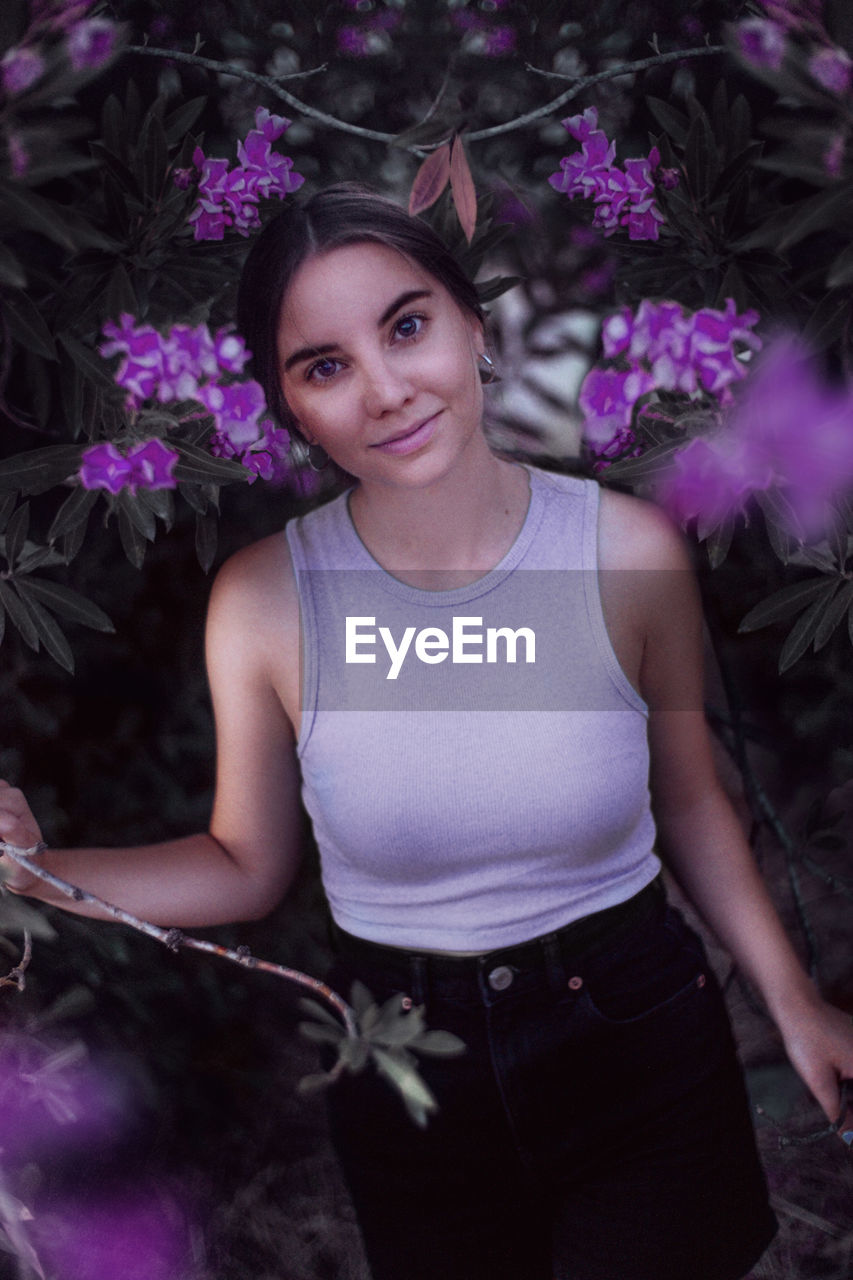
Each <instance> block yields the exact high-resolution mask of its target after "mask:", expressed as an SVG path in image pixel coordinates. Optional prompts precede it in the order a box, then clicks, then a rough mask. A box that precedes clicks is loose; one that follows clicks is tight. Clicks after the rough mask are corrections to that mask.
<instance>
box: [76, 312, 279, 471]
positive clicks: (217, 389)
mask: <svg viewBox="0 0 853 1280" xmlns="http://www.w3.org/2000/svg"><path fill="white" fill-rule="evenodd" d="M104 334H105V336H106V339H107V341H106V342H104V343H102V344H101V347H100V353H101V355H102V356H104V357H105V358H109V357H110V356H115V355H120V356H121V357H122V358H121V362H120V364H119V367H118V369H117V371H116V374H115V380H116V382H117V383H118V385H119V386H120V387H124V389H125V390H126V391H127V392H128V400H127V403H128V406H129V408H131V409H138V408H139V407H140V406H141V405H142V403H143V402H144V401H146V400H157V401H159V402H160V403H161V404H165V403H168V402H171V401H182V400H194V401H196V402H197V403H199V404H201V405H203V406H204V408H205V409H206V410H207V412H208V413H209V414H210V415H211V416H212V418H213V420H214V423H215V432H214V435H213V438H212V440H211V446H210V447H211V452H212V453H214V454H215V455H217V456H218V457H227V458H237V459H238V460H239V461H240V462H242V463H243V465H244V466H245V467H246V468H247V470H248V471H249V472H250V473H251V479H252V480H253V479H254V478H255V477H256V476H258V475H261V476H263V478H264V479H268V480H272V481H273V482H274V483H282V482H283V481H284V479H286V477H287V474H288V472H289V466H288V464H287V462H286V459H287V455H288V450H289V445H290V439H289V436H288V435H287V432H286V431H281V430H276V429H274V428H273V427H272V426H271V425H270V424H268V423H267V422H264V421H262V418H263V415H264V414H265V413H266V409H267V406H266V400H265V398H264V393H263V390H262V388H261V385H260V383H258V382H255V381H253V380H251V379H243V380H240V381H223V378H227V379H234V378H236V379H240V376H241V375H242V373H243V370H244V368H245V365H246V362H247V361H248V359H249V352H248V350H247V349H246V345H245V343H244V341H243V339H242V338H241V337H240V336H239V334H236V333H233V332H231V331H230V330H228V329H219V330H217V332H216V333H213V334H212V333H211V332H210V330H209V329H208V327H207V325H204V324H200V325H196V326H195V327H194V328H193V327H191V326H189V325H183V324H176V325H173V326H172V328H171V329H170V330H169V332H168V333H167V334H161V333H160V332H159V331H158V330H157V329H155V328H154V327H153V326H152V325H145V324H143V325H137V324H136V322H135V319H134V317H133V316H132V315H129V314H127V313H125V314H124V315H122V317H121V320H120V322H119V324H112V323H110V324H105V325H104Z"/></svg>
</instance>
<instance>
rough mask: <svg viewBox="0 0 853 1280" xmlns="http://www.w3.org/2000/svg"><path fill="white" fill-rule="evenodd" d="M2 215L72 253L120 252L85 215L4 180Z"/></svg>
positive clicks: (0, 189)
mask: <svg viewBox="0 0 853 1280" xmlns="http://www.w3.org/2000/svg"><path fill="white" fill-rule="evenodd" d="M0 215H4V216H5V217H6V219H7V220H8V221H10V222H13V223H17V224H18V225H19V226H21V227H25V228H26V229H27V231H30V232H35V233H37V234H39V235H43V236H45V237H46V238H47V239H48V240H52V241H53V242H54V244H58V245H59V246H60V248H62V249H65V250H66V252H68V253H73V252H74V251H75V250H76V249H84V248H86V247H90V248H97V249H107V250H116V249H117V248H119V245H118V244H117V243H116V242H115V241H114V240H111V239H110V238H109V237H108V236H105V235H104V234H103V233H102V232H100V231H98V229H97V228H96V227H95V226H94V225H93V224H92V223H91V222H90V221H89V220H88V219H86V218H85V217H84V216H83V215H82V214H77V213H74V212H72V211H71V209H70V208H69V207H68V206H67V205H58V204H54V202H53V201H52V200H46V199H45V198H44V196H40V195H37V194H36V192H35V191H30V190H28V189H27V188H26V187H22V186H21V185H20V184H18V183H11V182H3V181H2V180H0Z"/></svg>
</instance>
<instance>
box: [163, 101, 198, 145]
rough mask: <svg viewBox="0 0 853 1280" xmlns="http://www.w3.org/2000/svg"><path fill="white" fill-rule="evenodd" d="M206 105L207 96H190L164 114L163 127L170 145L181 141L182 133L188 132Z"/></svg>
mask: <svg viewBox="0 0 853 1280" xmlns="http://www.w3.org/2000/svg"><path fill="white" fill-rule="evenodd" d="M206 106H207V98H190V100H189V102H184V103H183V104H182V105H181V106H180V107H178V108H177V110H175V111H172V112H171V113H170V114H169V115H167V116H166V119H165V120H164V121H163V128H164V130H165V133H166V140H167V142H168V143H169V144H170V145H171V146H175V145H176V144H177V143H178V142H181V141H183V138H184V135H185V134H187V133H189V131H190V129H192V127H193V125H194V124H195V123H196V121H197V120H198V118H199V116H200V115H201V113H202V111H203V110H204V108H205V107H206Z"/></svg>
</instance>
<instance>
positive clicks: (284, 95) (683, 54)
mask: <svg viewBox="0 0 853 1280" xmlns="http://www.w3.org/2000/svg"><path fill="white" fill-rule="evenodd" d="M124 52H125V53H141V54H144V55H146V56H147V57H152V58H171V59H172V60H173V61H175V62H185V63H187V64H189V65H190V66H194V67H204V68H205V69H206V70H208V71H215V72H217V73H218V74H219V75H227V76H236V77H238V78H240V79H242V80H249V81H251V82H252V83H253V84H257V85H259V86H260V87H261V88H262V89H266V90H267V91H268V92H269V93H271V94H273V96H274V97H276V98H278V99H280V101H282V102H286V103H287V105H288V106H289V107H290V108H291V109H292V110H293V111H298V112H299V113H300V114H301V115H303V116H307V117H308V119H309V120H316V121H317V122H318V124H324V125H328V126H329V127H330V128H332V129H338V130H339V131H340V132H342V133H352V134H355V136H356V137H358V138H368V139H369V140H370V141H372V142H385V143H393V142H394V141H395V140H396V136H397V135H396V134H393V133H383V132H382V131H381V130H379V129H365V128H363V127H362V126H361V125H357V124H350V122H349V121H348V120H341V119H339V118H338V117H337V116H330V115H329V114H328V113H327V112H325V111H320V110H318V109H317V108H316V107H309V106H308V104H307V103H306V102H303V101H302V100H301V99H300V98H297V97H295V96H294V95H293V94H292V93H289V92H288V90H287V89H283V88H282V86H281V84H280V80H281V78H282V77H275V76H265V75H261V74H260V72H257V71H249V70H248V69H247V68H246V67H238V66H235V65H233V64H232V63H228V62H216V61H215V60H214V59H213V58H202V57H201V56H200V55H199V54H197V53H183V52H180V51H177V50H174V49H152V48H151V46H150V45H141V44H131V45H126V46H125V48H124ZM724 52H725V45H721V44H720V45H702V46H701V47H699V48H696V49H677V50H674V51H673V52H672V53H658V54H654V55H653V56H652V57H650V58H640V59H639V60H638V61H637V62H626V63H623V64H622V65H621V66H617V67H608V68H607V69H606V70H605V71H598V72H596V74H595V75H591V76H582V77H581V78H579V79H575V81H574V83H573V85H572V88H571V89H567V90H566V91H565V93H561V94H560V95H559V96H558V97H556V98H552V99H551V101H550V102H547V103H545V105H544V106H542V107H536V108H535V110H533V111H528V112H526V113H525V114H524V115H522V116H517V117H516V118H515V119H514V120H507V121H505V122H504V123H503V124H496V125H492V126H491V127H490V128H488V129H475V130H474V131H473V132H471V133H466V134H465V140H466V142H480V141H482V140H483V139H484V138H495V137H497V136H498V135H499V134H502V133H512V132H513V131H514V130H516V129H523V128H525V127H526V126H527V125H529V124H534V123H535V122H536V121H537V120H544V119H545V118H546V117H547V116H549V115H551V114H553V112H555V111H559V110H560V108H561V107H564V106H565V105H566V103H567V102H571V101H572V99H573V98H577V97H578V96H579V95H580V94H581V93H583V92H584V90H585V89H589V88H590V87H591V86H592V85H595V84H600V83H601V82H602V81H604V80H615V79H617V78H618V77H619V76H628V75H634V74H635V73H636V72H637V71H646V70H647V69H648V68H649V67H660V66H664V65H665V64H666V63H669V62H680V61H681V60H682V59H684V58H704V57H709V56H710V55H711V54H716V53H724ZM316 70H317V71H322V70H324V67H318V68H317V69H316ZM527 70H528V71H532V72H534V73H535V74H537V75H542V76H551V77H554V78H556V79H560V80H566V79H571V78H572V77H569V76H560V75H559V74H558V73H557V72H552V71H541V70H539V68H538V67H533V66H530V65H529V64H528V66H527ZM297 74H301V75H306V74H307V75H314V74H316V72H301V73H297ZM290 78H291V77H288V79H290ZM438 146H441V142H435V143H431V144H429V145H427V146H424V147H423V148H414V147H410V148H408V150H411V151H415V150H417V151H420V152H423V151H432V150H435V148H436V147H438Z"/></svg>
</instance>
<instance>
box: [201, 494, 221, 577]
mask: <svg viewBox="0 0 853 1280" xmlns="http://www.w3.org/2000/svg"><path fill="white" fill-rule="evenodd" d="M218 540H219V520H218V518H217V515H216V512H215V511H210V510H208V511H206V512H205V513H204V514H203V515H202V514H201V513H200V512H196V518H195V553H196V556H197V557H198V562H199V564H200V566H201V569H202V572H203V573H209V572H210V568H211V565H212V564H213V561H214V560H215V558H216V546H217V543H218Z"/></svg>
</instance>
